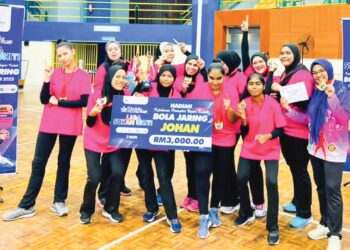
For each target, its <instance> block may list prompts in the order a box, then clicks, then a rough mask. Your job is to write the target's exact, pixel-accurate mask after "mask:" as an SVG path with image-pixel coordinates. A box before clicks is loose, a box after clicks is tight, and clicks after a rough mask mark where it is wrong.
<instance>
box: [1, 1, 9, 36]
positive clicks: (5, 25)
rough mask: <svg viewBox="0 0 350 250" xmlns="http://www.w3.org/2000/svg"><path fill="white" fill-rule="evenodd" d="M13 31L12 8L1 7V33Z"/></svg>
mask: <svg viewBox="0 0 350 250" xmlns="http://www.w3.org/2000/svg"><path fill="white" fill-rule="evenodd" d="M10 29H11V7H9V6H0V32H8V31H9V30H10Z"/></svg>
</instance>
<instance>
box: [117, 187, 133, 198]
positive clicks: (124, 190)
mask: <svg viewBox="0 0 350 250" xmlns="http://www.w3.org/2000/svg"><path fill="white" fill-rule="evenodd" d="M120 195H121V196H130V195H131V190H130V188H128V187H127V186H124V187H122V189H121V190H120Z"/></svg>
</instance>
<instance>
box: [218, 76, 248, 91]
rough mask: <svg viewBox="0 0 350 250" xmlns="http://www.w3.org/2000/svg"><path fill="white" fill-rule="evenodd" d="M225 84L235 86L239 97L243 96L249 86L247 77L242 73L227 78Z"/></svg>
mask: <svg viewBox="0 0 350 250" xmlns="http://www.w3.org/2000/svg"><path fill="white" fill-rule="evenodd" d="M224 82H228V83H230V84H231V85H233V86H234V88H235V89H236V91H237V92H238V94H239V95H242V94H243V92H244V90H245V87H246V85H247V77H246V76H245V75H244V74H243V73H242V72H240V71H236V73H234V74H233V75H231V76H225V80H224Z"/></svg>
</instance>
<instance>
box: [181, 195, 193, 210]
mask: <svg viewBox="0 0 350 250" xmlns="http://www.w3.org/2000/svg"><path fill="white" fill-rule="evenodd" d="M191 202H192V199H191V198H190V197H188V196H186V197H185V199H184V200H183V201H182V203H181V205H180V207H181V208H186V209H187V207H188V206H189V205H190V204H191Z"/></svg>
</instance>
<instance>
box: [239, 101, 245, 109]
mask: <svg viewBox="0 0 350 250" xmlns="http://www.w3.org/2000/svg"><path fill="white" fill-rule="evenodd" d="M239 107H240V108H241V109H245V108H246V107H247V104H246V103H245V101H241V103H240V104H239Z"/></svg>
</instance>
